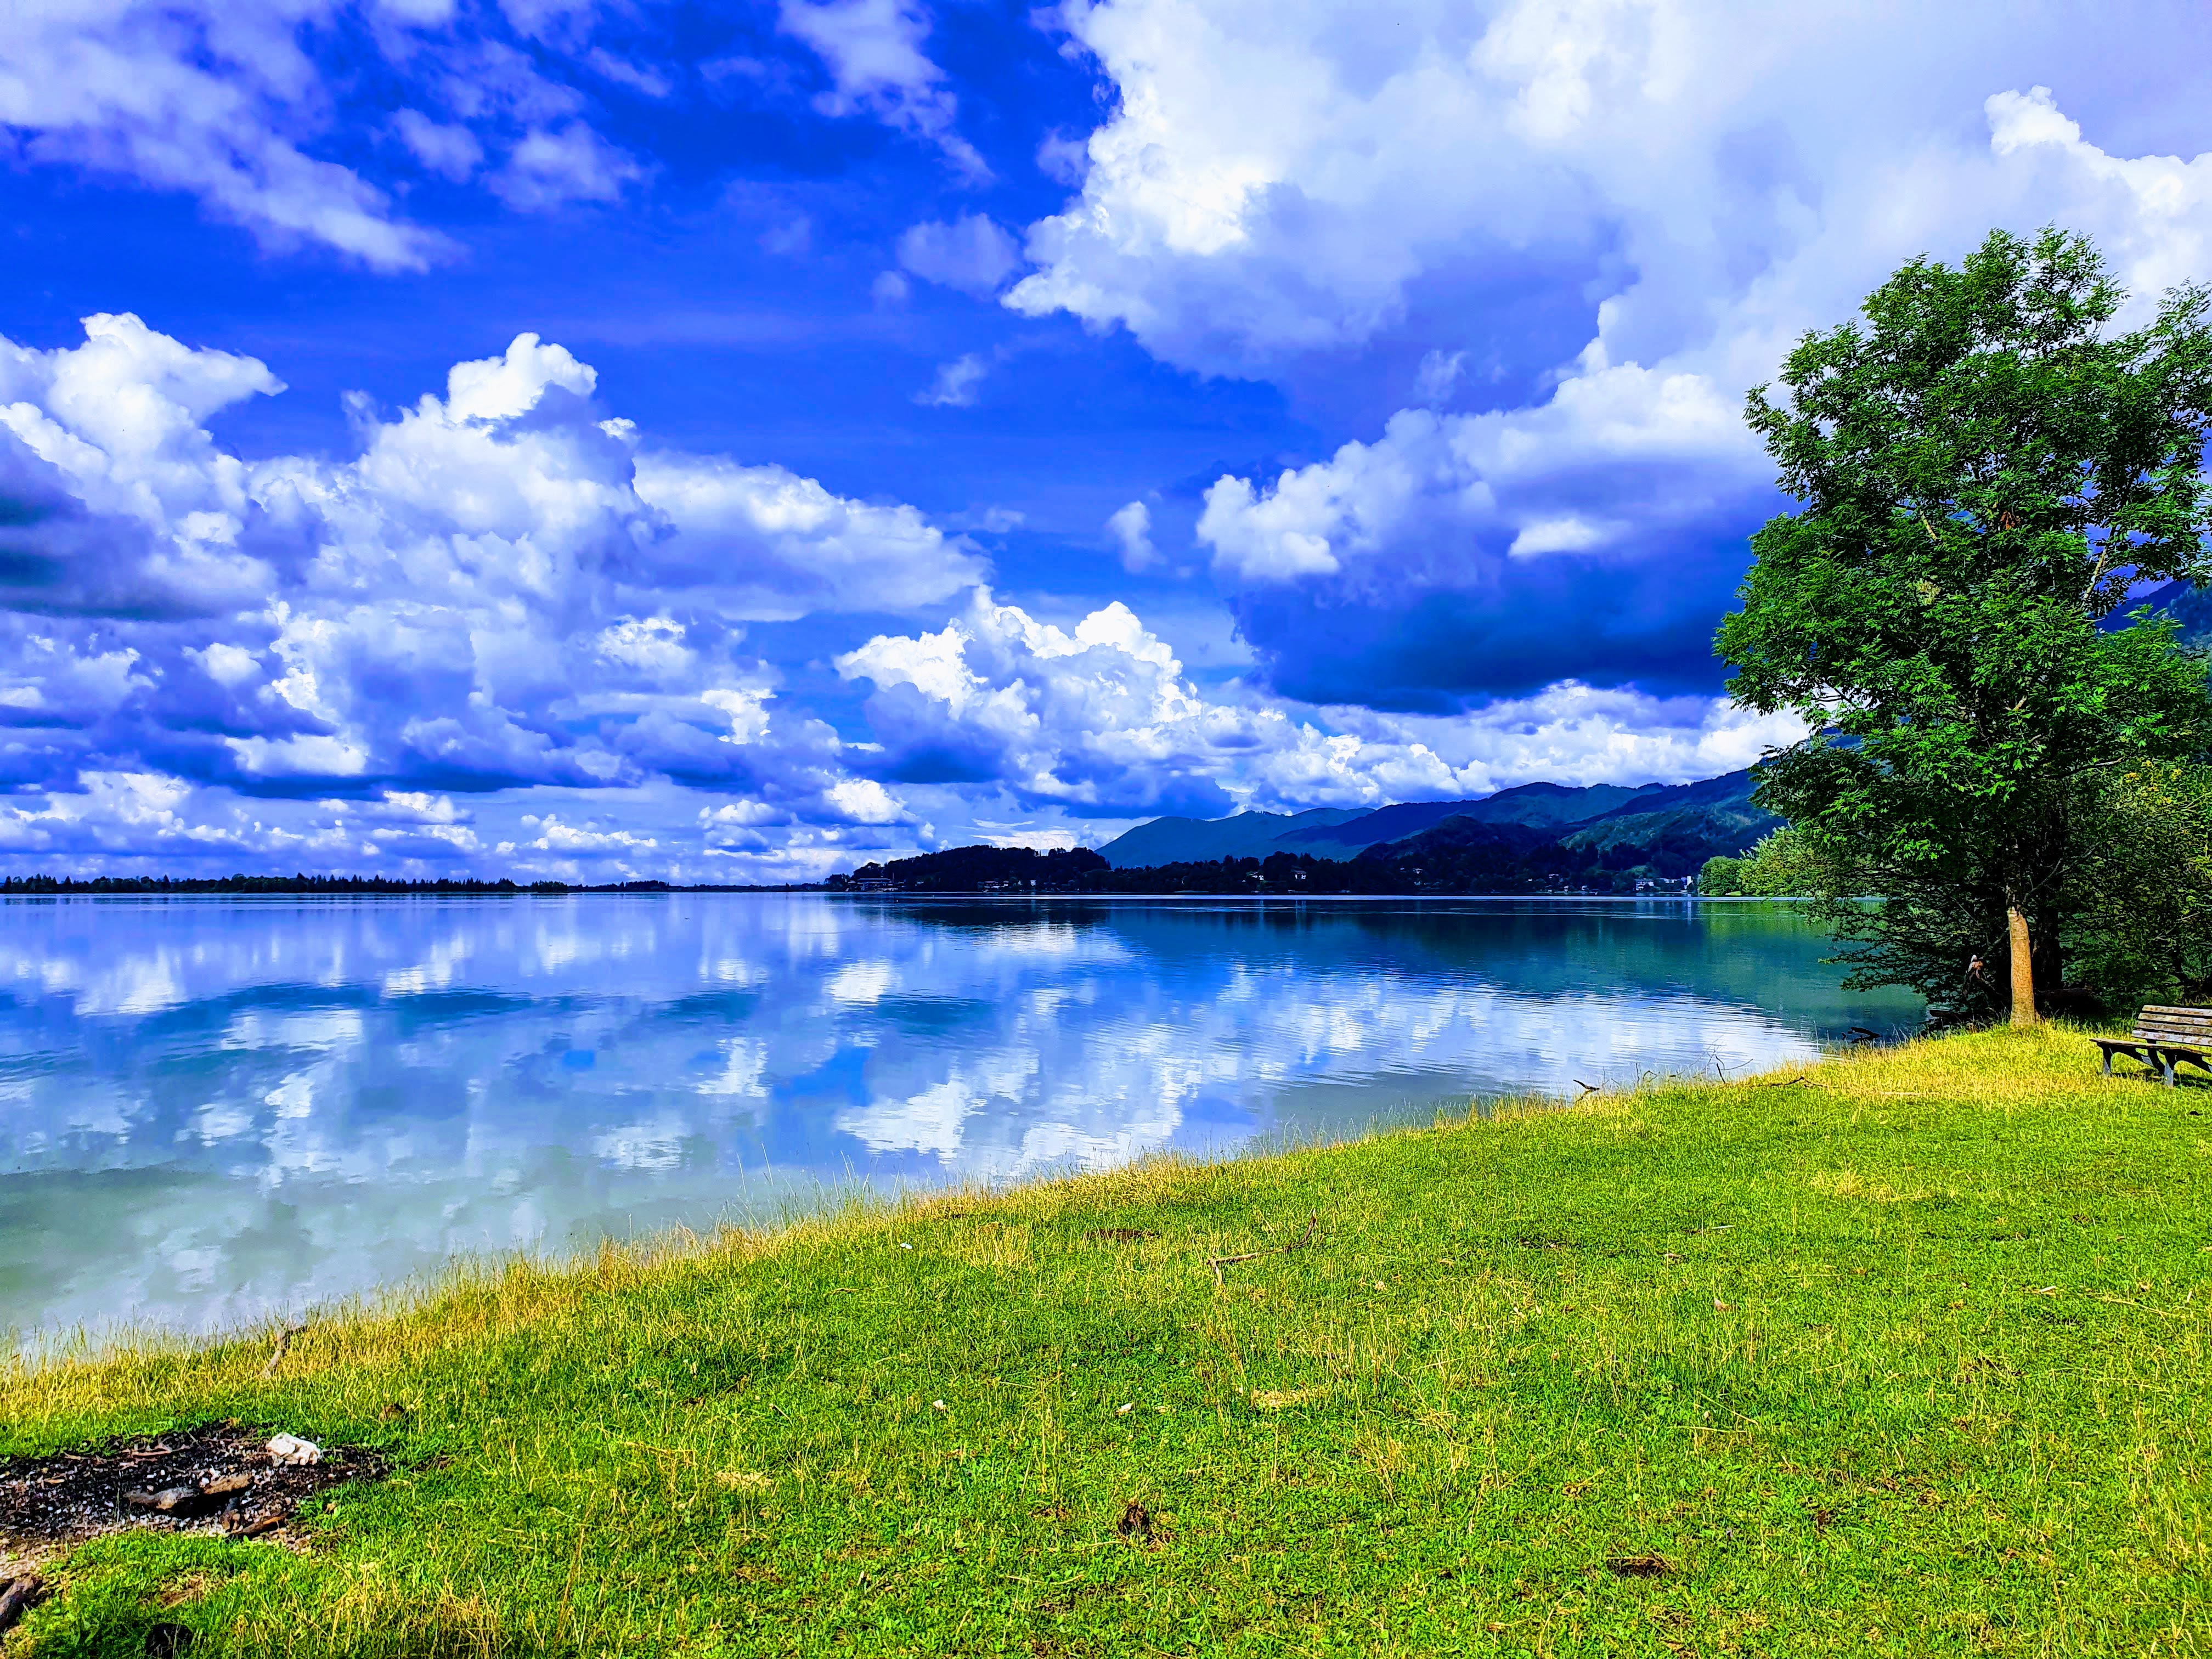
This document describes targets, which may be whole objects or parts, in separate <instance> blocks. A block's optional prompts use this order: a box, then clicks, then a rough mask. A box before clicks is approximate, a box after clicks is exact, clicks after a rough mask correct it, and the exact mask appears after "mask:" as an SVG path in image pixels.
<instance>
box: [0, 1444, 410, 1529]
mask: <svg viewBox="0 0 2212 1659" xmlns="http://www.w3.org/2000/svg"><path fill="white" fill-rule="evenodd" d="M272 1432H273V1431H271V1430H269V1429H265V1428H263V1429H250V1428H244V1427H241V1426H240V1425H237V1424H235V1423H212V1424H209V1425H205V1426H204V1427H201V1428H197V1429H186V1430H179V1431H177V1432H175V1433H173V1434H165V1435H161V1436H159V1437H155V1438H152V1439H138V1440H129V1441H117V1442H112V1443H109V1444H108V1445H106V1446H103V1447H100V1448H97V1449H91V1450H87V1451H74V1452H55V1453H52V1455H48V1456H45V1457H8V1458H0V1547H6V1546H12V1547H18V1548H21V1547H33V1546H39V1545H49V1544H55V1543H67V1542H70V1541H74V1540H76V1539H80V1538H89V1537H91V1536H92V1535H93V1534H94V1533H101V1532H112V1531H115V1530H117V1529H118V1528H124V1527H152V1528H158V1529H161V1530H163V1531H170V1532H176V1531H185V1530H188V1529H198V1530H203V1531H208V1532H221V1533H225V1534H229V1535H231V1536H233V1537H257V1536H259V1535H260V1534H264V1533H269V1532H274V1531H276V1530H278V1529H279V1528H282V1527H283V1525H284V1524H285V1522H288V1521H289V1520H290V1519H291V1518H292V1516H293V1514H294V1512H295V1510H297V1509H298V1507H299V1505H300V1503H301V1500H302V1499H303V1498H311V1497H313V1495H314V1494H315V1493H317V1492H324V1491H326V1490H327V1489H329V1488H330V1487H332V1486H343V1485H345V1484H347V1483H348V1482H349V1481H356V1480H380V1479H382V1478H383V1477H384V1475H385V1474H387V1473H388V1472H389V1470H390V1465H389V1463H388V1462H386V1460H385V1459H384V1458H382V1457H380V1456H379V1455H377V1454H376V1453H375V1452H373V1451H370V1450H368V1449H366V1448H365V1447H360V1446H326V1447H325V1448H324V1449H323V1461H322V1462H319V1463H304V1464H285V1463H279V1462H276V1460H275V1459H274V1458H272V1457H270V1455H269V1453H268V1450H267V1449H266V1448H267V1446H268V1443H269V1439H270V1435H271V1433H272Z"/></svg>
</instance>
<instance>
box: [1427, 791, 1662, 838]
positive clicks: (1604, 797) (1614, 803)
mask: <svg viewBox="0 0 2212 1659" xmlns="http://www.w3.org/2000/svg"><path fill="white" fill-rule="evenodd" d="M1663 787H1665V786H1664V785H1662V784H1656V783H1646V784H1639V785H1638V787H1635V788H1633V789H1631V788H1629V787H1626V785H1624V784H1618V783H1591V784H1584V785H1583V786H1582V787H1579V788H1577V787H1572V786H1571V785H1568V784H1564V783H1524V784H1522V785H1520V786H1518V787H1516V788H1512V789H1501V790H1499V791H1498V793H1496V794H1494V795H1492V796H1489V797H1487V798H1486V799H1482V800H1479V801H1474V802H1472V803H1470V804H1469V805H1468V808H1467V811H1466V816H1467V817H1471V818H1474V819H1475V820H1476V821H1477V822H1478V823H1533V824H1537V825H1540V826H1543V827H1546V828H1553V829H1556V828H1558V827H1559V826H1560V825H1562V824H1569V823H1588V822H1589V820H1590V819H1592V818H1595V817H1601V816H1602V815H1603V814H1605V813H1607V812H1613V811H1620V810H1621V809H1622V808H1624V807H1625V806H1626V805H1627V804H1628V803H1629V802H1630V801H1632V800H1638V799H1642V798H1644V796H1647V795H1649V794H1650V793H1651V792H1652V791H1653V790H1655V789H1660V788H1663Z"/></svg>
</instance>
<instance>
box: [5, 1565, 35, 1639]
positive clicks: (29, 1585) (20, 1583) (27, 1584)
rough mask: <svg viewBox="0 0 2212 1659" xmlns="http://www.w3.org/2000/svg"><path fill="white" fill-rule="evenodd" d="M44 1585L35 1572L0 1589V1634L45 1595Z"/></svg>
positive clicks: (26, 1574)
mask: <svg viewBox="0 0 2212 1659" xmlns="http://www.w3.org/2000/svg"><path fill="white" fill-rule="evenodd" d="M45 1590H46V1584H45V1583H44V1581H43V1580H41V1579H40V1577H39V1575H38V1574H36V1573H35V1572H30V1573H25V1574H24V1575H23V1576H22V1577H21V1578H18V1579H16V1580H15V1581H14V1582H13V1583H10V1584H9V1585H8V1586H7V1588H6V1589H0V1633H4V1632H6V1631H7V1629H8V1627H9V1626H11V1625H13V1624H14V1623H15V1621H16V1620H18V1619H21V1617H22V1616H23V1615H24V1614H25V1613H27V1612H29V1611H30V1609H31V1604H32V1603H33V1602H34V1601H38V1600H39V1598H40V1595H43V1594H44V1593H45Z"/></svg>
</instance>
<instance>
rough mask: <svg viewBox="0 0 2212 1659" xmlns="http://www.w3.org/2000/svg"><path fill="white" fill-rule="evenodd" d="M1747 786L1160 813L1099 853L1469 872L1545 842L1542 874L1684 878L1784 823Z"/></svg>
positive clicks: (1570, 790) (1561, 790)
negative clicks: (1421, 864)
mask: <svg viewBox="0 0 2212 1659" xmlns="http://www.w3.org/2000/svg"><path fill="white" fill-rule="evenodd" d="M1751 789H1752V780H1751V774H1750V773H1749V772H1747V771H1744V772H1730V773H1729V774H1728V775H1726V776H1725V777H1718V778H1706V779H1705V780H1703V781H1700V782H1698V783H1677V784H1658V783H1647V784H1644V786H1642V787H1639V788H1634V789H1632V788H1628V787H1625V786H1623V785H1620V784H1617V783H1594V784H1589V785H1587V786H1584V787H1578V788H1577V787H1569V786H1567V785H1565V784H1558V783H1524V784H1522V785H1520V786H1519V787H1516V788H1512V789H1501V790H1499V791H1498V793H1496V794H1494V795H1486V796H1484V797H1483V798H1482V799H1480V800H1430V801H1411V802H1407V804H1406V805H1401V806H1381V807H1376V808H1375V809H1374V810H1372V811H1359V810H1357V809H1349V810H1347V809H1342V808H1333V807H1322V808H1318V809H1316V811H1310V812H1299V813H1297V814H1295V815H1292V816H1289V817H1285V816H1283V815H1281V814H1279V813H1273V812H1239V813H1238V814H1237V816H1236V817H1231V818H1215V819H1212V820H1210V821H1209V820H1206V819H1201V818H1155V819H1153V820H1152V822H1151V823H1140V824H1139V825H1138V826H1137V827H1136V828H1135V829H1131V830H1129V831H1128V832H1127V833H1126V834H1124V835H1121V836H1117V837H1116V838H1115V839H1114V840H1112V841H1110V842H1107V843H1106V845H1105V846H1104V847H1103V848H1100V849H1099V851H1100V853H1101V854H1103V855H1104V857H1105V860H1106V861H1107V863H1108V864H1109V865H1111V866H1113V867H1114V868H1115V869H1116V870H1132V869H1149V868H1157V867H1158V866H1162V865H1167V864H1196V863H1203V862H1209V861H1213V860H1220V859H1225V858H1244V859H1265V858H1267V857H1268V856H1270V855H1271V854H1276V853H1292V854H1303V855H1304V856H1305V857H1307V858H1315V859H1328V860H1333V861H1334V862H1337V863H1349V862H1351V861H1352V860H1363V861H1364V862H1367V863H1371V862H1373V861H1375V860H1378V859H1395V858H1402V857H1407V856H1412V857H1415V858H1420V857H1440V858H1443V859H1445V860H1447V861H1448V862H1449V864H1450V866H1451V867H1452V868H1453V869H1454V870H1455V871H1459V872H1463V873H1468V872H1480V871H1483V870H1486V869H1487V868H1488V867H1489V866H1492V865H1493V864H1495V865H1496V866H1498V868H1499V869H1500V870H1503V869H1504V867H1505V866H1508V865H1510V864H1512V863H1514V861H1515V860H1526V859H1528V858H1530V857H1532V856H1534V855H1536V854H1538V853H1539V852H1540V851H1541V849H1542V848H1547V847H1550V848H1556V850H1557V856H1556V857H1555V856H1553V854H1544V855H1543V856H1544V860H1547V867H1548V866H1549V864H1552V863H1556V864H1559V866H1560V867H1561V868H1562V869H1565V868H1566V867H1568V866H1576V867H1581V866H1600V867H1602V868H1603V869H1606V870H1608V871H1613V870H1628V869H1633V868H1637V867H1639V866H1647V865H1648V866H1651V868H1652V869H1654V870H1656V871H1657V872H1659V873H1660V874H1662V875H1669V876H1674V875H1686V874H1691V873H1693V872H1695V871H1696V870H1697V868H1698V867H1699V866H1700V865H1702V864H1703V863H1704V862H1705V860H1706V859H1708V858H1711V856H1713V854H1717V853H1728V854H1736V853H1741V852H1745V851H1747V850H1748V849H1749V848H1751V846H1752V844H1753V842H1757V841H1758V840H1759V837H1760V836H1764V835H1765V833H1766V832H1767V831H1768V830H1770V829H1773V828H1775V827H1776V825H1778V823H1780V822H1781V820H1780V819H1778V818H1776V817H1773V816H1772V815H1771V814H1769V813H1766V812H1762V811H1759V808H1757V807H1756V806H1753V805H1752V804H1751Z"/></svg>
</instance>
